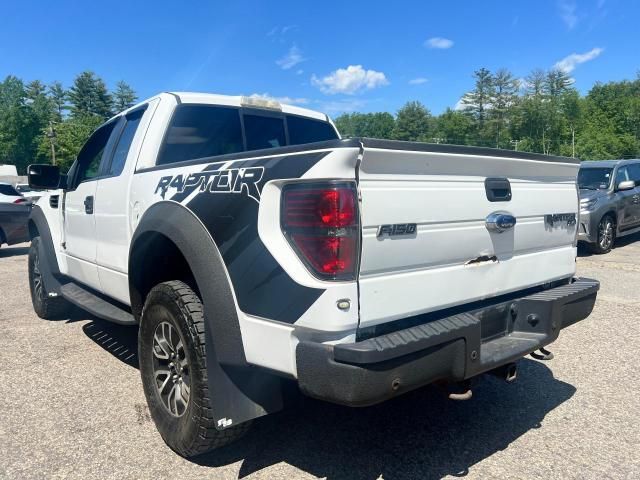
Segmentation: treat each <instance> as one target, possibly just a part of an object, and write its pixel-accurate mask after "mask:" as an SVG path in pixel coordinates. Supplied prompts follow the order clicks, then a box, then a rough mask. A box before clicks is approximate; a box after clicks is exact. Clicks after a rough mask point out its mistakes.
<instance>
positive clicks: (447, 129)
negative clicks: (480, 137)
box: [434, 108, 473, 145]
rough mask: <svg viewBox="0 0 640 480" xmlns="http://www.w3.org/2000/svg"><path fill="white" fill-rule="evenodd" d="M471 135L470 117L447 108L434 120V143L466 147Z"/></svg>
mask: <svg viewBox="0 0 640 480" xmlns="http://www.w3.org/2000/svg"><path fill="white" fill-rule="evenodd" d="M472 135H473V119H472V118H471V116H469V115H467V114H465V113H463V112H460V111H456V110H452V109H450V108H447V110H445V112H444V113H442V114H441V115H440V116H438V117H437V119H436V127H435V132H434V141H436V142H437V143H450V144H454V145H467V144H468V143H470V142H471V136H472Z"/></svg>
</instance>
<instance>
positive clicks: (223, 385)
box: [129, 201, 282, 429]
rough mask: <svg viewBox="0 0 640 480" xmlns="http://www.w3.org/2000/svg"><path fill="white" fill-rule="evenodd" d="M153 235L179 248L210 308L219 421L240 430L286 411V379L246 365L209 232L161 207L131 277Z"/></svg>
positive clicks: (185, 213)
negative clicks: (283, 387) (241, 425)
mask: <svg viewBox="0 0 640 480" xmlns="http://www.w3.org/2000/svg"><path fill="white" fill-rule="evenodd" d="M149 232H152V233H159V234H162V235H164V236H165V237H167V238H168V239H169V240H171V241H172V242H173V243H174V244H175V245H176V247H178V249H179V250H180V251H181V253H182V254H183V256H184V257H185V259H186V260H187V263H188V264H189V267H190V269H191V272H192V273H193V275H194V277H195V281H196V283H197V285H198V289H199V291H200V295H201V297H202V302H203V304H204V313H205V340H206V350H207V372H208V376H209V391H210V392H213V394H212V395H210V399H211V402H212V410H213V412H214V414H215V415H216V418H218V419H225V420H229V419H230V420H232V422H233V423H232V424H233V425H237V424H239V423H242V422H245V421H248V420H251V419H253V418H257V417H260V416H262V415H265V414H267V413H273V412H276V411H278V410H280V409H281V408H282V393H281V390H280V388H281V385H280V379H279V378H277V377H276V376H274V375H271V374H269V373H267V372H265V371H263V370H261V369H258V368H255V367H252V366H249V365H248V364H247V362H246V357H245V354H244V347H243V345H242V335H241V332H240V324H239V320H238V316H237V312H236V308H235V303H234V300H233V293H232V287H231V285H230V283H229V280H228V277H227V273H226V268H225V266H224V263H223V261H222V257H221V255H220V252H219V250H218V247H217V246H216V244H215V243H214V241H213V239H212V238H211V235H210V234H209V232H208V231H207V230H206V228H205V227H204V226H203V225H202V223H201V222H200V220H199V219H198V218H197V217H196V216H195V215H194V214H193V213H192V212H191V211H190V210H189V209H187V208H186V207H184V206H182V205H180V204H178V203H175V202H171V201H164V202H158V203H156V204H154V205H152V206H151V207H149V209H148V210H147V211H146V212H145V213H144V215H143V216H142V218H141V220H140V223H139V224H138V228H137V229H136V231H135V233H134V235H133V238H132V240H131V250H130V260H129V272H132V271H134V269H135V268H136V265H134V264H133V263H132V258H133V257H132V256H131V253H132V252H133V251H134V250H135V249H136V248H137V247H140V244H139V243H138V241H141V239H143V236H144V234H145V233H149ZM143 248H144V247H143ZM130 278H131V277H130ZM223 424H224V426H228V425H227V424H226V422H223V423H220V424H219V428H220V429H222V428H224V426H222V425H223Z"/></svg>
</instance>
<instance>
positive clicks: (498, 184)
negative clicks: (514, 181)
mask: <svg viewBox="0 0 640 480" xmlns="http://www.w3.org/2000/svg"><path fill="white" fill-rule="evenodd" d="M484 190H485V192H486V194H487V200H489V201H490V202H509V201H510V200H511V183H510V182H509V179H507V178H485V180H484Z"/></svg>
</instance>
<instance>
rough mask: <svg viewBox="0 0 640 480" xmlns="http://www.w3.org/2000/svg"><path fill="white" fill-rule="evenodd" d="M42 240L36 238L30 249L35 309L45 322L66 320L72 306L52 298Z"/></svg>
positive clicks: (31, 283) (58, 297)
mask: <svg viewBox="0 0 640 480" xmlns="http://www.w3.org/2000/svg"><path fill="white" fill-rule="evenodd" d="M41 243H42V240H41V239H40V237H34V238H33V240H31V247H30V248H29V290H30V291H31V303H32V304H33V309H34V310H35V312H36V315H38V316H39V317H40V318H43V319H45V320H59V319H62V318H66V317H67V316H68V315H69V312H70V310H71V304H70V303H69V302H67V301H66V300H65V299H64V298H62V297H60V296H56V297H51V296H49V293H50V292H49V291H47V288H46V286H45V284H44V279H43V276H42V270H41V264H42V262H46V261H47V260H46V258H42V248H41V245H40V244H41Z"/></svg>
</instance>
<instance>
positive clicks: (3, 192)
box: [0, 182, 28, 204]
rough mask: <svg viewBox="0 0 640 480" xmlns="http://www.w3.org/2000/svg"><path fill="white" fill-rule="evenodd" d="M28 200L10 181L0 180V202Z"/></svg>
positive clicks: (24, 201)
mask: <svg viewBox="0 0 640 480" xmlns="http://www.w3.org/2000/svg"><path fill="white" fill-rule="evenodd" d="M26 202H28V200H27V199H26V198H24V196H23V195H22V194H21V193H20V192H18V191H17V190H16V189H15V188H14V187H13V186H12V185H11V184H10V183H4V182H0V203H16V204H18V203H26Z"/></svg>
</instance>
